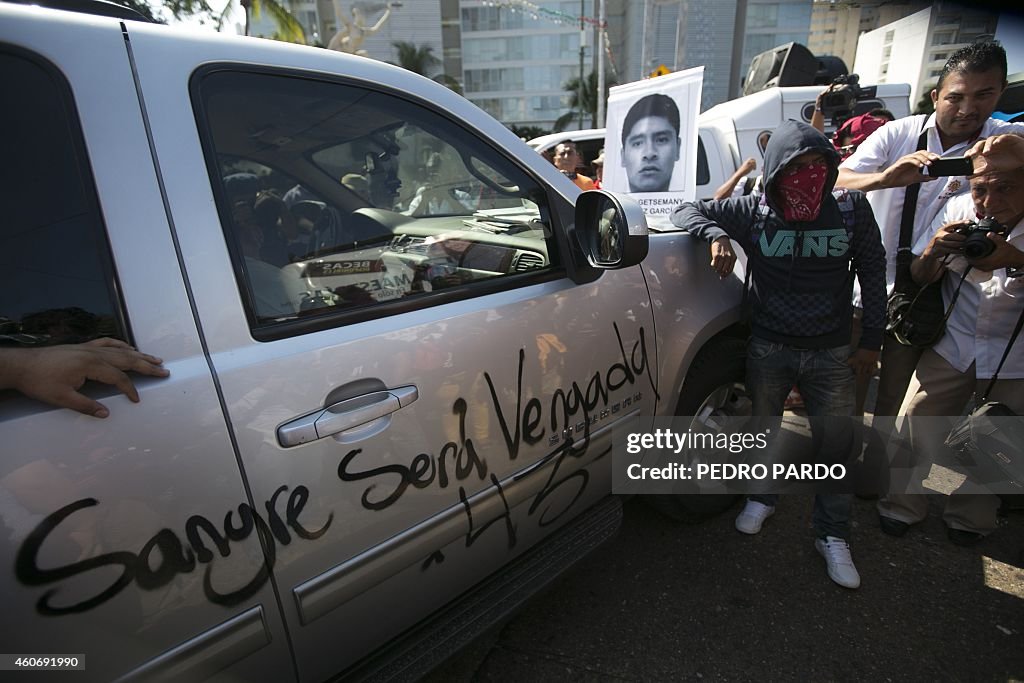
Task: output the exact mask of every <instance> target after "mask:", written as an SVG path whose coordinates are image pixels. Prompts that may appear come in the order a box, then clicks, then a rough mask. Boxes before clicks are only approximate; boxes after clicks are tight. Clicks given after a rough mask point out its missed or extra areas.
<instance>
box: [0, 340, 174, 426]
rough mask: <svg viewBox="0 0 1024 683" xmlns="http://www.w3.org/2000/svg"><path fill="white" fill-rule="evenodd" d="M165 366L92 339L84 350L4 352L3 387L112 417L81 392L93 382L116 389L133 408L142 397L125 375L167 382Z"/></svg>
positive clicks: (0, 361)
mask: <svg viewBox="0 0 1024 683" xmlns="http://www.w3.org/2000/svg"><path fill="white" fill-rule="evenodd" d="M162 363H163V360H162V359H160V358H157V357H156V356H151V355H149V354H148V353H142V352H141V351H137V350H135V349H134V348H133V347H132V346H130V345H128V344H126V343H125V342H123V341H120V340H118V339H109V338H103V339H94V340H93V341H90V342H86V343H84V344H63V345H60V346H45V347H41V348H32V349H2V350H0V387H2V388H12V389H17V390H18V391H20V392H21V393H23V394H25V395H26V396H29V397H31V398H34V399H37V400H39V401H43V402H44V403H49V404H51V405H55V406H58V407H60V408H70V409H71V410H77V411H78V412H80V413H83V414H85V415H92V416H93V417H100V418H103V417H107V416H108V415H109V414H110V411H109V410H108V409H107V408H106V406H104V405H103V404H102V403H100V402H99V401H95V400H93V399H91V398H89V397H88V396H85V395H84V394H82V393H80V392H79V389H81V388H82V386H83V385H84V384H85V383H86V382H87V381H89V380H93V381H96V382H103V383H104V384H110V385H112V386H115V387H117V388H118V389H119V390H120V391H121V393H123V394H124V395H125V396H127V397H128V398H129V399H131V400H132V401H133V402H135V403H138V402H139V393H138V391H137V390H136V389H135V385H134V384H132V381H131V379H130V378H129V377H128V375H127V374H126V373H127V372H129V371H132V372H137V373H139V374H141V375H149V376H151V377H167V376H168V375H169V374H170V372H169V371H168V370H167V369H166V368H163V367H161V365H162Z"/></svg>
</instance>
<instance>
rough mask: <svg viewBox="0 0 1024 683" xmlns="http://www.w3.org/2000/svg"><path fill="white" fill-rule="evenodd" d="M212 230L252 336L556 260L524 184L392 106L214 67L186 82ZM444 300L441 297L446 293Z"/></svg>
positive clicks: (515, 277) (536, 195) (349, 91)
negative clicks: (218, 231) (228, 262)
mask: <svg viewBox="0 0 1024 683" xmlns="http://www.w3.org/2000/svg"><path fill="white" fill-rule="evenodd" d="M198 82H199V85H198V98H199V103H200V111H201V117H202V118H203V119H205V122H206V127H207V139H206V140H205V144H206V147H207V154H208V165H209V166H210V169H211V174H212V175H213V177H212V179H211V180H212V184H213V186H214V190H215V195H217V197H218V204H219V210H220V216H221V221H222V224H223V227H224V230H225V235H226V236H227V239H228V244H229V247H230V248H231V250H232V253H233V256H234V258H235V261H236V273H237V274H238V277H239V284H240V290H241V292H242V294H243V299H244V300H245V302H246V305H247V306H248V307H249V309H250V320H251V321H252V322H253V323H254V325H255V326H256V327H260V326H266V325H273V324H275V323H278V322H283V321H288V320H294V319H298V318H304V317H309V316H324V315H332V314H338V313H346V312H351V311H356V310H359V311H362V312H365V311H366V310H368V309H369V310H371V311H372V310H373V309H374V308H378V309H380V314H381V315H384V314H386V309H384V308H382V306H383V305H384V304H388V303H390V302H395V301H405V300H410V301H411V300H413V299H415V300H416V301H418V302H420V303H421V304H422V305H425V306H426V305H431V304H432V303H435V302H439V301H440V299H438V298H437V297H436V296H435V295H436V294H437V293H438V292H441V291H445V292H447V293H449V294H450V293H452V292H456V293H461V295H462V296H473V295H474V294H476V293H478V292H479V293H483V292H485V291H493V289H494V286H495V285H496V284H497V286H498V287H501V286H502V282H505V283H506V286H509V287H512V286H522V285H524V284H526V283H527V282H528V281H530V278H529V277H527V278H524V277H523V274H537V273H543V272H544V271H549V270H551V269H552V268H553V267H555V266H556V265H557V258H555V255H554V242H553V240H551V231H550V229H549V228H548V227H547V226H548V224H549V223H548V221H549V220H550V215H549V212H548V208H547V206H546V202H547V199H546V194H545V192H544V190H543V188H542V187H541V186H540V185H539V184H538V182H537V181H535V180H533V179H532V178H531V177H530V176H529V175H528V174H527V173H525V172H524V171H523V170H522V169H521V168H519V167H518V166H517V165H516V164H515V163H513V162H512V161H511V160H509V158H508V157H507V156H505V155H504V154H502V153H500V152H499V151H498V150H496V149H495V148H494V147H492V146H491V145H490V144H488V143H487V142H485V141H483V140H481V139H480V138H479V137H477V136H476V135H474V134H472V133H470V132H469V131H467V130H465V129H464V128H462V127H461V126H459V125H458V124H457V123H455V122H453V121H451V120H449V119H447V118H446V117H444V116H442V115H441V114H439V113H436V112H434V111H432V110H430V109H428V108H427V107H425V106H423V105H420V104H416V103H414V102H411V101H409V100H408V99H405V98H403V97H399V96H396V95H391V94H388V93H384V92H380V91H376V90H371V89H367V88H365V87H362V86H355V85H349V84H343V83H331V82H324V81H318V80H313V79H306V78H296V77H290V76H283V75H277V74H267V73H239V72H230V71H223V70H217V71H212V72H210V73H208V74H206V75H204V76H202V77H200V79H199V81H198ZM444 300H450V297H445V298H444Z"/></svg>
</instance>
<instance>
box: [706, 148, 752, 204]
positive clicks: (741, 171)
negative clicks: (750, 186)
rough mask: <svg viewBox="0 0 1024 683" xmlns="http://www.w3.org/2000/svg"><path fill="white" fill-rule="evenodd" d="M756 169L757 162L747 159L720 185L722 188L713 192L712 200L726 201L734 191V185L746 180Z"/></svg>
mask: <svg viewBox="0 0 1024 683" xmlns="http://www.w3.org/2000/svg"><path fill="white" fill-rule="evenodd" d="M755 168H757V162H756V161H754V159H753V158H750V159H747V160H746V161H744V162H743V165H742V166H740V167H739V168H738V169H736V172H735V173H733V174H732V175H731V176H730V177H729V179H728V180H726V181H725V182H724V183H722V186H721V187H719V188H718V189H717V190H715V194H714V197H713V198H714V199H728V198H729V197H731V196H732V191H733V190H735V189H736V184H737V183H738V182H740V181H741V180H743V179H744V178H746V177H747V176H748V175H750V173H752V172H753V171H754V169H755Z"/></svg>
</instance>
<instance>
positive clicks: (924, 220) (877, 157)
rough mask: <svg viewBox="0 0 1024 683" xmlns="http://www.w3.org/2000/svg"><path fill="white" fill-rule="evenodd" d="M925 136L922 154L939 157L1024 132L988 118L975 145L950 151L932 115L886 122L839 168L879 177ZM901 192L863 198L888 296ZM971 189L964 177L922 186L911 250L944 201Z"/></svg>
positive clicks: (903, 192) (892, 279)
mask: <svg viewBox="0 0 1024 683" xmlns="http://www.w3.org/2000/svg"><path fill="white" fill-rule="evenodd" d="M922 125H924V127H925V128H926V129H927V131H928V144H927V147H926V149H927V150H928V151H929V152H935V153H936V154H939V155H940V156H943V157H956V156H963V154H964V152H966V151H967V150H968V149H970V147H971V146H972V145H973V144H974V143H975V142H976V141H977V139H980V138H986V137H989V136H991V135H997V134H999V133H1014V132H1017V133H1024V124H1020V123H1006V122H1005V121H999V120H998V119H992V118H990V119H989V120H987V121H986V122H985V125H984V126H982V128H981V134H980V135H979V136H978V138H976V139H974V140H969V141H966V142H961V143H958V144H955V145H953V146H952V147H950V148H949V149H942V142H941V141H940V140H939V131H938V129H937V128H936V127H935V114H931V115H929V116H927V117H926V116H925V115H924V114H918V115H915V116H907V117H906V118H902V119H898V120H896V121H890V122H889V123H887V124H885V125H884V126H882V127H881V128H879V129H878V130H876V131H875V132H874V133H872V134H871V135H869V136H868V138H867V140H865V141H864V142H862V143H861V145H860V147H858V148H857V151H856V152H854V153H853V154H852V155H850V156H849V157H848V158H847V159H846V161H844V162H843V163H842V164H840V168H846V169H849V170H851V171H856V172H858V173H878V172H880V171H884V170H885V169H887V168H889V167H890V166H891V165H893V164H894V163H896V161H897V160H899V159H900V158H902V157H904V156H906V155H908V154H913V153H914V152H915V151H917V139H918V137H920V135H921V126H922ZM906 189H907V188H905V187H895V188H889V189H885V190H873V191H871V192H868V193H867V197H868V202H869V203H870V204H871V208H872V209H873V210H874V212H875V220H876V221H878V229H879V230H881V232H882V246H883V247H885V257H886V267H885V282H886V285H887V287H888V291H889V292H892V287H893V283H895V282H896V250H897V249H898V248H899V244H900V218H901V217H902V214H903V198H904V197H905V196H906ZM969 190H970V185H969V184H968V181H967V178H966V177H965V176H950V177H947V178H939V179H938V180H932V181H928V182H923V183H921V189H920V193H919V194H918V197H917V211H916V212H915V214H914V229H913V232H912V233H911V235H910V245H911V246H913V245H915V244H917V241H918V240H919V239H920V238H921V236H922V235H924V234H925V233H928V231H929V230H928V229H929V227H930V226H931V224H932V221H933V220H934V219H935V216H937V215H938V214H939V213H940V212H941V211H942V207H943V206H944V205H945V203H946V201H947V200H949V199H951V198H953V197H955V196H957V195H961V194H964V193H965V192H968V191H969ZM854 305H855V306H860V290H859V289H858V290H857V291H856V292H855V294H854Z"/></svg>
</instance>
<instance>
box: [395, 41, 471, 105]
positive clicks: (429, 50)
mask: <svg viewBox="0 0 1024 683" xmlns="http://www.w3.org/2000/svg"><path fill="white" fill-rule="evenodd" d="M391 45H392V46H394V48H395V50H396V51H397V52H398V66H400V67H402V68H403V69H407V70H409V71H411V72H413V73H415V74H419V75H420V76H426V77H427V78H430V79H431V80H434V81H437V82H438V83H440V84H441V85H444V86H447V87H448V88H449V89H450V90H454V91H455V92H457V93H459V94H460V95H461V94H462V87H461V86H460V85H459V82H458V81H457V80H456V79H454V78H452V77H451V76H449V75H448V74H446V73H441V74H435V75H433V76H431V72H433V71H435V70H436V69H437V67H439V66H441V60H440V59H438V58H437V56H436V55H434V48H433V47H431V46H430V45H419V46H417V45H415V44H413V43H408V42H405V41H403V40H399V41H396V42H394V43H391Z"/></svg>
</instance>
